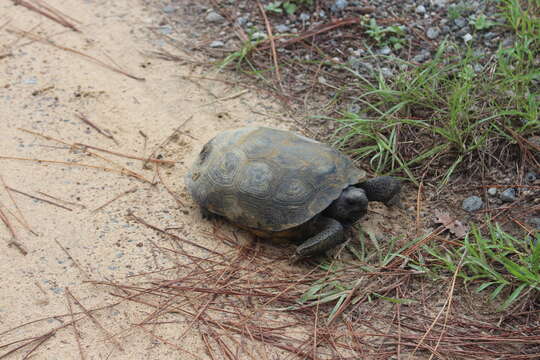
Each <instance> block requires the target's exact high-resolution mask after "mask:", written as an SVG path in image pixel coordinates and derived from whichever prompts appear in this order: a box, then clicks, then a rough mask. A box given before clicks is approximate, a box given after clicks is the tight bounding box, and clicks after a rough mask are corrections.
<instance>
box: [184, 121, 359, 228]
mask: <svg viewBox="0 0 540 360" xmlns="http://www.w3.org/2000/svg"><path fill="white" fill-rule="evenodd" d="M364 178H365V172H364V171H362V170H359V169H357V168H356V167H355V166H354V165H353V164H352V161H351V160H350V159H349V158H348V157H347V156H345V155H343V154H342V153H340V152H339V151H337V150H335V149H332V148H331V147H329V146H327V145H325V144H322V143H319V142H317V141H314V140H311V139H308V138H306V137H303V136H299V135H296V134H294V133H292V132H289V131H283V130H276V129H270V128H265V127H244V128H239V129H235V130H229V131H225V132H223V133H220V134H219V135H217V136H216V137H215V138H213V139H212V140H210V141H209V142H208V143H207V144H206V145H205V146H204V148H203V149H202V151H201V152H200V154H199V156H198V158H197V160H196V161H195V164H194V165H193V167H192V169H191V170H190V172H189V173H188V175H187V177H186V183H187V186H188V189H189V191H190V192H191V194H192V196H193V198H194V199H195V201H197V203H199V204H200V205H201V206H202V207H204V208H207V209H208V210H210V211H211V212H213V213H216V214H219V215H222V216H224V217H225V218H227V219H229V220H230V221H232V222H234V223H236V224H239V225H242V226H245V227H249V228H253V229H259V230H263V231H282V230H287V229H290V228H292V227H295V226H297V225H300V224H303V223H305V222H306V221H308V220H310V219H311V218H313V217H314V216H315V215H317V214H319V213H320V212H321V211H323V210H324V209H325V208H327V207H328V206H329V205H330V203H332V201H334V200H335V199H337V198H338V197H339V195H340V194H341V192H342V190H343V189H345V188H346V187H348V186H349V185H353V184H357V183H359V182H360V181H362V180H364Z"/></svg>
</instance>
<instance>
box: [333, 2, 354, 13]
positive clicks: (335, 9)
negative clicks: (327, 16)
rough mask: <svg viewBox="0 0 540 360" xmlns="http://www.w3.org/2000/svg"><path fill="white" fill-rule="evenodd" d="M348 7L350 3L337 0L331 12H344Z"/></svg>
mask: <svg viewBox="0 0 540 360" xmlns="http://www.w3.org/2000/svg"><path fill="white" fill-rule="evenodd" d="M347 6H349V2H348V1H347V0H336V1H335V2H334V4H333V5H332V6H331V7H330V10H332V12H338V11H342V10H343V9H345V8H346V7H347Z"/></svg>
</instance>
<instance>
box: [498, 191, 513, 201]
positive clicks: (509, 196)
mask: <svg viewBox="0 0 540 360" xmlns="http://www.w3.org/2000/svg"><path fill="white" fill-rule="evenodd" d="M499 199H501V200H502V201H504V202H513V201H516V199H517V196H516V189H512V188H510V189H506V190H504V191H503V192H502V193H501V195H499Z"/></svg>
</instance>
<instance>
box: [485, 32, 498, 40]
mask: <svg viewBox="0 0 540 360" xmlns="http://www.w3.org/2000/svg"><path fill="white" fill-rule="evenodd" d="M495 36H497V33H494V32H487V33H485V34H484V39H487V40H491V39H493V38H494V37H495Z"/></svg>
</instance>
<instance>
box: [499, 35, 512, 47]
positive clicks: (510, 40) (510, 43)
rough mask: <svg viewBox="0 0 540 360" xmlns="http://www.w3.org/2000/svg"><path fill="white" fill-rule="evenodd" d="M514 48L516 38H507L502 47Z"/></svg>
mask: <svg viewBox="0 0 540 360" xmlns="http://www.w3.org/2000/svg"><path fill="white" fill-rule="evenodd" d="M512 46H514V38H513V37H511V36H510V37H507V38H506V39H504V40H503V41H502V47H503V48H509V47H512Z"/></svg>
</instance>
